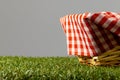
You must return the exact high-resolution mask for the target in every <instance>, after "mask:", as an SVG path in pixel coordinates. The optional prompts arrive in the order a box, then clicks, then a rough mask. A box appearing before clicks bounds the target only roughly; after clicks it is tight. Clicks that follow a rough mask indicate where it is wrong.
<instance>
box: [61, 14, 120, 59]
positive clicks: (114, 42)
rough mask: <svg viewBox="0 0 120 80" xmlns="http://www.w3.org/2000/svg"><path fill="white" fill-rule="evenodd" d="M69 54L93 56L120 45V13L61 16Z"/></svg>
mask: <svg viewBox="0 0 120 80" xmlns="http://www.w3.org/2000/svg"><path fill="white" fill-rule="evenodd" d="M60 23H61V25H62V28H63V30H64V33H65V34H66V39H67V51H68V54H69V55H80V56H87V57H93V56H98V55H100V54H102V53H104V52H106V51H108V50H110V49H113V48H114V47H116V46H119V45H120V14H119V13H115V12H96V13H89V12H86V13H82V14H70V15H66V16H63V17H61V18H60Z"/></svg>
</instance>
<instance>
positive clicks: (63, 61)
mask: <svg viewBox="0 0 120 80" xmlns="http://www.w3.org/2000/svg"><path fill="white" fill-rule="evenodd" d="M0 80H120V67H100V66H99V67H98V66H87V65H82V64H80V63H79V62H78V59H77V57H20V56H19V57H18V56H15V57H12V56H0Z"/></svg>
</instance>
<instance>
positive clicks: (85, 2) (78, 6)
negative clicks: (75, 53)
mask: <svg viewBox="0 0 120 80" xmlns="http://www.w3.org/2000/svg"><path fill="white" fill-rule="evenodd" d="M100 11H113V12H120V1H119V0H0V56H40V57H42V56H68V55H67V47H66V37H65V34H64V32H63V30H62V27H61V24H60V22H59V19H60V17H62V16H65V15H67V14H73V13H84V12H100Z"/></svg>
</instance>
